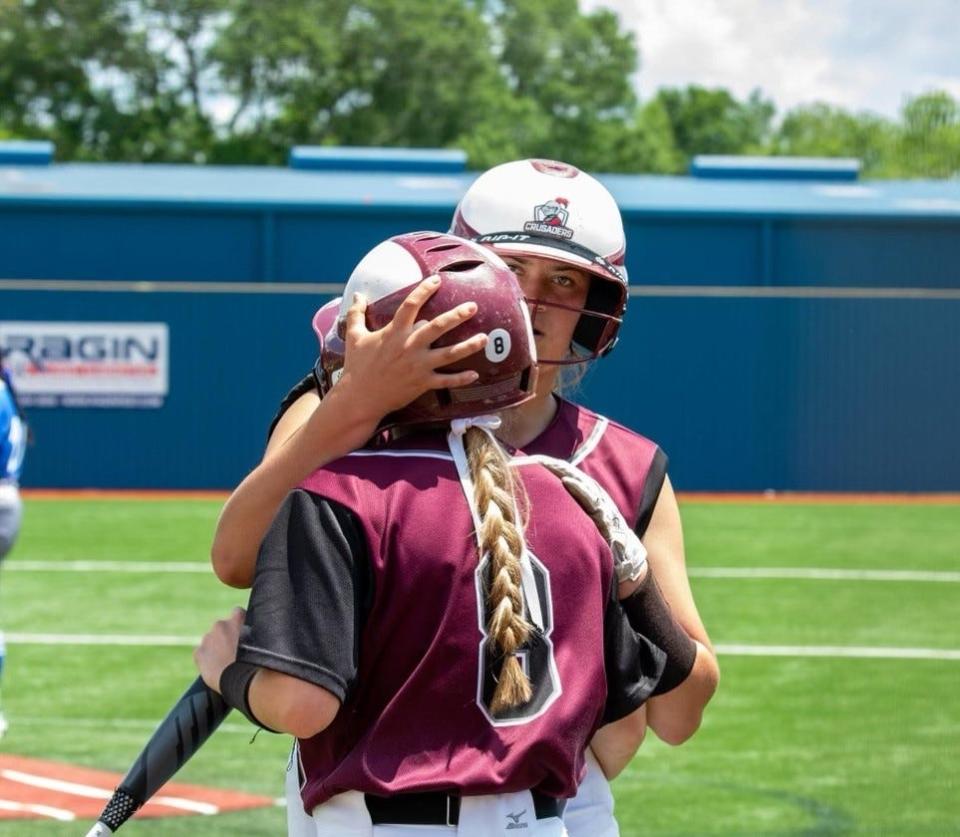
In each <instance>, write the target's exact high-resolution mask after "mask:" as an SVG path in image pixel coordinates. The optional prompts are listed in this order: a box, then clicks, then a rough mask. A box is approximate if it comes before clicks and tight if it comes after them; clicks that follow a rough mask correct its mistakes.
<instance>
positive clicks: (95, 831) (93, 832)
mask: <svg viewBox="0 0 960 837" xmlns="http://www.w3.org/2000/svg"><path fill="white" fill-rule="evenodd" d="M110 834H113V830H112V829H111V828H109V827H108V826H106V825H104V824H103V823H102V822H98V823H97V824H96V825H95V826H94V827H93V828H91V829H90V830H89V831H88V832H87V837H109V835H110Z"/></svg>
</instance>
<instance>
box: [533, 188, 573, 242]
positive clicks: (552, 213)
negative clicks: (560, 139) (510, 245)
mask: <svg viewBox="0 0 960 837" xmlns="http://www.w3.org/2000/svg"><path fill="white" fill-rule="evenodd" d="M569 205H570V201H568V200H567V199H566V198H554V199H553V200H550V201H547V202H546V203H542V204H540V205H539V206H535V207H534V208H533V220H532V221H527V223H525V224H524V225H523V231H524V232H533V233H540V234H541V235H555V236H556V237H557V238H573V230H571V229H570V228H569V227H568V226H567V218H569V217H570V213H569V212H568V211H567V207H568V206H569Z"/></svg>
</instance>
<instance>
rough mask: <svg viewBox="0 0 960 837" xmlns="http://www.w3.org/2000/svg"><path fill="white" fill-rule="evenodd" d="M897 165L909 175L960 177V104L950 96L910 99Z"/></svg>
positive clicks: (939, 94) (935, 94) (937, 94)
mask: <svg viewBox="0 0 960 837" xmlns="http://www.w3.org/2000/svg"><path fill="white" fill-rule="evenodd" d="M901 118H902V122H901V129H900V135H899V138H898V142H897V146H896V157H895V166H896V168H897V169H898V170H899V172H902V173H903V174H904V175H906V176H912V177H956V176H958V175H960V102H957V101H956V100H955V99H953V98H952V97H951V96H950V95H949V94H948V93H944V92H931V93H924V94H922V95H920V96H915V97H913V98H911V99H908V100H907V102H906V104H905V105H904V106H903V110H902V112H901Z"/></svg>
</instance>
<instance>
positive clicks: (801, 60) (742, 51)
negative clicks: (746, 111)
mask: <svg viewBox="0 0 960 837" xmlns="http://www.w3.org/2000/svg"><path fill="white" fill-rule="evenodd" d="M580 4H581V7H582V8H584V9H587V10H590V9H594V8H596V7H598V6H605V7H607V8H610V9H613V10H614V11H616V12H617V13H618V15H619V16H620V20H621V21H622V22H623V24H624V25H625V26H626V27H628V28H630V29H633V30H634V31H635V32H636V33H637V38H638V42H639V45H640V57H641V62H642V66H641V71H640V74H639V76H638V86H639V90H640V94H641V96H642V97H644V98H647V97H649V96H650V95H651V93H652V92H653V91H655V90H656V89H657V88H658V87H660V86H664V85H682V84H688V83H696V84H703V85H708V86H721V87H726V88H728V89H730V90H732V91H734V92H735V93H736V94H737V95H738V96H744V95H746V94H747V93H749V92H750V91H751V90H752V89H753V88H755V87H761V88H762V89H763V90H764V92H765V93H766V94H767V95H768V96H770V97H771V98H773V100H774V101H775V102H776V103H777V106H778V110H780V111H781V112H782V111H783V110H784V109H785V108H789V107H793V106H794V105H797V104H801V103H805V102H811V101H815V100H818V99H819V100H822V101H827V102H830V103H832V104H836V105H841V106H844V107H847V108H851V109H854V110H872V111H875V112H878V113H882V114H885V115H888V116H893V115H895V114H896V113H897V111H898V109H899V107H900V104H901V103H902V101H903V99H904V97H905V96H907V95H910V94H914V93H920V92H922V91H925V90H929V89H931V88H937V89H944V90H947V91H948V92H950V93H951V94H952V95H953V96H954V97H957V98H960V0H909V2H908V0H581V2H580Z"/></svg>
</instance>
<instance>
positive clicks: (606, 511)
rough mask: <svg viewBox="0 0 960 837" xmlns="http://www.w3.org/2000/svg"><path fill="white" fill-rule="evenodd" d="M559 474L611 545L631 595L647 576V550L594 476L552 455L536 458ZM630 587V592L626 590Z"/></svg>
mask: <svg viewBox="0 0 960 837" xmlns="http://www.w3.org/2000/svg"><path fill="white" fill-rule="evenodd" d="M533 458H534V459H536V460H537V461H539V462H541V463H542V464H543V465H544V466H545V467H546V468H547V469H548V470H550V471H552V472H553V473H554V474H556V475H557V476H558V477H559V478H560V481H561V482H562V483H563V485H564V488H566V489H567V491H568V492H569V493H570V496H572V497H573V499H574V500H576V501H577V502H578V503H579V504H580V507H581V508H582V509H583V510H584V511H585V512H586V513H587V514H588V515H589V516H590V519H591V520H593V522H594V523H595V524H596V526H597V529H598V530H599V532H600V534H601V536H602V537H603V539H604V540H605V541H606V542H607V543H608V544H609V545H610V551H611V552H612V553H613V564H614V568H615V569H616V573H617V581H618V582H620V585H621V591H620V592H621V597H622V596H623V595H629V593H630V592H632V587H635V586H636V584H637V583H638V582H640V581H642V580H643V578H644V577H645V576H646V574H647V571H648V570H647V549H646V547H645V546H644V545H643V544H642V543H641V542H640V538H638V537H637V535H636V533H635V532H634V531H633V530H632V529H631V528H630V527H629V526H628V525H627V521H626V520H624V517H623V515H622V514H621V513H620V509H618V508H617V504H616V503H614V502H613V500H612V499H611V497H610V495H609V494H607V492H606V491H605V490H604V489H603V487H602V486H601V485H600V483H598V482H597V481H596V480H595V479H593V477H590V476H588V475H587V474H585V473H584V472H583V471H581V470H580V469H579V468H577V467H576V466H575V465H571V464H570V463H569V462H567V461H565V460H563V459H554V458H553V457H549V456H536V457H533ZM624 585H630V588H631V589H626V588H624Z"/></svg>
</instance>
